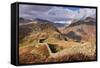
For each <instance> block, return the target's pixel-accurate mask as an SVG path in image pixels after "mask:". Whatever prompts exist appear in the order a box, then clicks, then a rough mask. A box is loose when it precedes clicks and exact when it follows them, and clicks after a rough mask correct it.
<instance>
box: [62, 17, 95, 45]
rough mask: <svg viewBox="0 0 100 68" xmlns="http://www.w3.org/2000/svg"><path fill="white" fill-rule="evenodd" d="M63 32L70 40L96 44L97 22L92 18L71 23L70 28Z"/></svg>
mask: <svg viewBox="0 0 100 68" xmlns="http://www.w3.org/2000/svg"><path fill="white" fill-rule="evenodd" d="M61 32H62V33H63V34H64V35H65V36H67V37H68V38H69V39H73V40H76V41H89V42H94V43H95V41H96V39H95V37H96V21H95V19H93V18H91V17H87V18H86V19H85V20H79V21H77V22H73V23H71V24H70V25H69V26H68V27H65V28H64V29H63V30H61Z"/></svg>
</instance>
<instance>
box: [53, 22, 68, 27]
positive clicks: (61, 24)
mask: <svg viewBox="0 0 100 68" xmlns="http://www.w3.org/2000/svg"><path fill="white" fill-rule="evenodd" d="M54 25H55V26H56V27H58V28H59V27H64V26H65V25H66V23H54Z"/></svg>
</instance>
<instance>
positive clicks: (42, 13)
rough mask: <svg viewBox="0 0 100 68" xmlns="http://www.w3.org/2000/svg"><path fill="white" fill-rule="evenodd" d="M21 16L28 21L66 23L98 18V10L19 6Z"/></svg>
mask: <svg viewBox="0 0 100 68" xmlns="http://www.w3.org/2000/svg"><path fill="white" fill-rule="evenodd" d="M19 16H20V17H24V18H27V19H35V18H40V19H46V20H50V21H53V22H58V21H59V22H60V23H62V22H64V21H68V22H69V23H70V21H72V20H74V19H77V20H80V19H85V18H86V17H93V18H95V17H96V10H95V9H91V8H78V7H57V6H41V5H25V4H20V5H19Z"/></svg>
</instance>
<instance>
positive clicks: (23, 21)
mask: <svg viewBox="0 0 100 68" xmlns="http://www.w3.org/2000/svg"><path fill="white" fill-rule="evenodd" d="M31 21H32V20H29V19H25V18H23V17H19V23H28V22H31Z"/></svg>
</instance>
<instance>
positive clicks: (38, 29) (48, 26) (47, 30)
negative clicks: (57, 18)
mask: <svg viewBox="0 0 100 68" xmlns="http://www.w3.org/2000/svg"><path fill="white" fill-rule="evenodd" d="M32 38H33V39H34V40H35V41H36V40H39V39H45V41H48V42H52V41H55V40H56V39H57V40H64V39H65V38H64V37H63V35H62V34H61V32H60V31H59V30H58V29H57V27H56V26H55V25H54V23H53V22H50V21H48V20H42V19H34V20H33V21H32V22H31V23H26V24H23V25H19V40H20V42H22V41H23V40H24V42H28V41H29V40H30V41H32ZM27 40H28V41H27Z"/></svg>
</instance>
